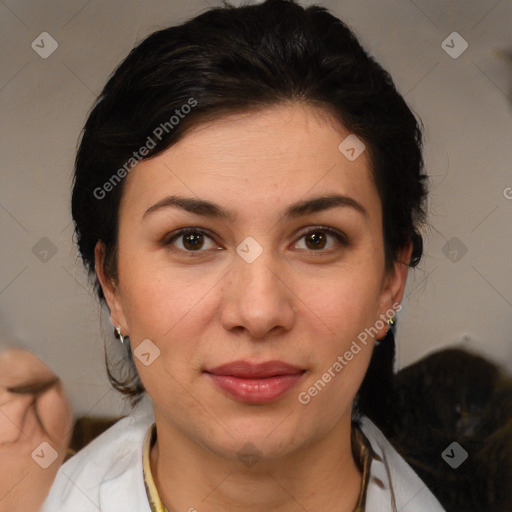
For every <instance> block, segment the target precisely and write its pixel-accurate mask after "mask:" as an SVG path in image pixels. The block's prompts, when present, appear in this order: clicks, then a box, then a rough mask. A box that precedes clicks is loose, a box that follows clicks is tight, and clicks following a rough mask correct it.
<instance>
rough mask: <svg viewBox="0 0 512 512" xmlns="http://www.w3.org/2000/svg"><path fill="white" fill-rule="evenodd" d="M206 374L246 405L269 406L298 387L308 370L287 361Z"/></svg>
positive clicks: (236, 366) (227, 367)
mask: <svg viewBox="0 0 512 512" xmlns="http://www.w3.org/2000/svg"><path fill="white" fill-rule="evenodd" d="M205 373H206V376H207V377H209V379H210V381H211V382H212V383H213V384H214V386H215V387H216V388H217V389H219V390H220V391H221V392H222V393H224V394H225V395H226V396H228V397H229V398H231V399H233V400H235V401H237V402H243V403H246V404H265V403H269V402H274V401H275V400H278V399H279V398H281V397H282V396H284V395H286V394H287V393H288V392H289V391H290V390H291V389H292V388H293V387H295V386H297V385H298V383H299V382H300V381H301V380H302V377H303V375H304V374H305V373H306V370H303V369H301V368H299V367H297V366H293V365H291V364H288V363H285V362H283V361H266V362H264V363H259V364H254V363H249V362H247V361H233V362H231V363H227V364H223V365H221V366H217V367H215V368H212V369H210V370H208V371H205Z"/></svg>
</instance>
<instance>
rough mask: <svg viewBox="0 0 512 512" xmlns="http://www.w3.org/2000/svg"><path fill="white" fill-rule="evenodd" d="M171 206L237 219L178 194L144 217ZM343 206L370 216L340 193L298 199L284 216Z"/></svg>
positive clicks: (209, 203) (207, 214)
mask: <svg viewBox="0 0 512 512" xmlns="http://www.w3.org/2000/svg"><path fill="white" fill-rule="evenodd" d="M169 207H175V208H181V209H182V210H185V211H187V212H190V213H194V214H196V215H201V216H203V217H208V218H216V219H222V220H227V221H231V222H233V221H234V220H235V219H236V214H235V213H234V212H233V211H232V210H228V209H226V208H224V207H222V206H220V205H218V204H215V203H212V202H211V201H207V200H205V199H196V198H192V197H183V196H176V195H172V196H168V197H164V198H163V199H161V200H160V201H158V202H157V203H155V204H154V205H153V206H151V207H150V208H148V209H147V210H146V211H145V212H144V215H143V216H142V219H144V218H145V217H147V216H148V215H149V214H151V213H154V212H156V211H159V210H162V209H164V208H169ZM341 207H344V208H347V207H348V208H352V209H354V210H355V211H357V212H359V213H360V214H362V215H363V216H365V217H366V218H368V212H367V210H366V209H365V208H364V206H363V205H362V204H361V203H359V202H358V201H356V200H355V199H353V198H352V197H349V196H343V195H340V194H331V195H327V196H319V197H313V198H310V199H304V200H302V201H297V202H295V203H293V204H291V205H290V206H289V207H288V208H287V209H286V211H285V212H284V218H285V219H294V218H298V217H302V216H304V215H308V214H312V213H318V212H322V211H325V210H330V209H331V208H341Z"/></svg>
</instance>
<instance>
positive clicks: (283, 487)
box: [150, 416, 362, 512]
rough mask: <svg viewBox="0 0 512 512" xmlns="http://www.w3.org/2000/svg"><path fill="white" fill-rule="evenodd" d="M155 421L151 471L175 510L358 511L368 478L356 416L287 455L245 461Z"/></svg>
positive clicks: (169, 506)
mask: <svg viewBox="0 0 512 512" xmlns="http://www.w3.org/2000/svg"><path fill="white" fill-rule="evenodd" d="M155 419H156V425H157V440H156V442H155V445H154V446H153V448H152V450H151V454H150V463H151V472H152V475H153V479H154V481H155V485H156V487H157V489H158V493H159V495H160V499H161V500H162V503H163V504H164V505H165V507H166V508H167V510H168V511H169V512H174V511H178V510H180V511H181V510H184V511H190V512H194V511H200V512H221V511H225V510H229V511H233V512H239V511H240V512H241V511H244V512H268V510H272V511H275V512H292V511H293V512H296V511H297V510H329V511H336V512H352V511H353V510H354V507H355V506H356V503H357V499H358V496H359V491H360V487H361V480H362V476H361V474H360V472H359V469H358V467H357V465H356V463H355V461H354V458H353V455H352V449H351V422H350V417H348V418H345V419H344V421H342V422H340V424H338V425H337V426H336V427H335V428H334V429H333V430H332V431H331V432H330V433H329V434H328V435H327V436H325V437H323V438H322V439H320V440H318V441H315V442H313V443H311V444H309V445H308V446H300V447H297V449H295V450H294V451H293V452H291V453H289V454H288V455H287V456H286V457H281V458H279V459H275V458H274V459H269V458H265V457H262V458H261V459H259V460H258V461H257V462H256V463H254V464H249V463H246V464H245V465H244V464H242V463H240V461H239V460H232V459H229V458H225V457H220V456H219V455H218V454H214V453H212V451H211V450H209V449H208V448H206V447H205V446H201V445H199V444H197V443H195V442H194V441H193V440H192V439H190V438H187V437H186V436H184V435H183V433H182V432H180V431H179V430H178V429H176V428H175V427H174V426H172V425H170V424H169V423H168V422H165V421H163V419H162V418H157V417H156V416H155ZM159 420H160V421H159Z"/></svg>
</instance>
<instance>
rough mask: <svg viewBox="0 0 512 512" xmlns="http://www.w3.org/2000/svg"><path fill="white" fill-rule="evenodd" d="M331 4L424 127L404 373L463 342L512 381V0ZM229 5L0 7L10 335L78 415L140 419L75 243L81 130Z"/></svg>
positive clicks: (0, 143)
mask: <svg viewBox="0 0 512 512" xmlns="http://www.w3.org/2000/svg"><path fill="white" fill-rule="evenodd" d="M233 3H234V4H238V3H239V2H233ZM301 3H302V4H304V5H306V4H309V3H313V2H301ZM317 3H320V4H321V5H324V6H326V7H327V8H329V9H330V10H332V12H333V13H334V14H336V15H338V16H339V17H341V18H342V19H343V20H344V21H345V22H346V23H347V24H348V25H349V26H350V27H351V28H352V29H353V30H354V31H355V32H356V35H357V36H358V37H359V38H360V41H361V43H362V44H363V46H365V48H366V49H367V50H369V51H370V53H372V54H373V55H374V56H375V57H376V58H377V60H378V61H379V62H380V63H381V64H382V65H383V66H384V67H385V68H386V69H388V70H389V71H390V73H391V75H392V76H393V78H394V80H395V83H396V85H397V87H398V89H399V91H400V92H401V93H402V94H403V95H404V97H405V99H406V101H407V102H408V104H409V105H410V106H411V108H412V109H413V110H414V111H415V112H416V113H417V114H418V115H419V116H420V117H421V119H422V120H423V122H424V124H425V139H426V147H425V160H426V168H427V172H428V173H429V175H430V177H431V187H432V192H431V198H430V217H429V221H430V228H428V229H427V230H426V231H425V233H424V234H425V242H426V248H425V249H426V251H425V257H424V259H423V261H422V263H421V264H420V267H419V268H418V269H416V270H414V271H411V272H410V275H409V282H408V285H407V289H406V297H405V299H404V301H403V306H404V309H403V310H402V312H401V313H400V316H399V329H398V337H397V341H398V359H397V362H398V366H399V367H403V366H405V365H407V364H410V363H411V362H413V361H415V360H417V359H418V358H420V357H421V356H423V355H425V354H427V353H429V352H431V351H433V350H436V349H439V348H441V347H444V346H448V345H453V344H456V343H459V344H460V343H462V344H463V345H465V346H467V347H470V348H473V349H476V350H478V351H479V352H481V353H483V354H485V355H487V356H489V357H490V358H492V359H493V360H495V361H497V362H499V363H501V364H503V365H505V366H506V367H507V368H508V369H509V370H512V344H511V342H510V340H511V339H512V263H511V258H510V255H511V252H512V251H511V249H512V243H511V239H512V222H511V221H512V188H509V187H512V172H511V162H512V140H511V135H512V108H511V98H512V94H511V90H512V60H511V59H510V58H509V59H507V58H506V57H505V56H504V53H505V54H506V52H509V53H512V34H511V26H512V9H511V6H512V2H511V0H501V1H497V0H458V1H451V2H447V1H446V0H415V1H412V0H385V1H382V0H362V1H359V0H350V1H343V0H333V1H324V2H317ZM219 4H220V2H214V1H213V0H210V1H205V0H190V1H187V0H182V1H163V0H151V1H147V2H141V1H139V2H137V1H135V0H131V1H120V0H109V1H108V2H107V1H101V0H89V1H88V0H67V1H65V2H64V1H57V0H52V1H41V2H36V1H34V0H32V1H29V0H26V1H23V0H2V1H0V39H1V43H0V44H1V48H2V53H1V56H0V58H1V63H0V64H1V65H0V70H1V71H0V73H1V75H0V107H1V109H0V111H1V122H0V149H1V153H0V154H1V161H0V177H1V187H0V234H1V238H0V240H1V246H0V261H1V267H0V337H1V340H3V342H4V343H14V344H16V345H19V346H22V347H25V348H28V349H31V350H32V351H34V352H35V353H36V354H37V355H39V356H40V357H41V358H42V359H43V360H44V361H46V362H47V363H48V364H49V365H50V366H51V367H52V368H53V369H54V371H55V372H57V374H58V375H59V376H60V377H61V378H62V380H63V381H64V384H65V387H66V389H67V391H68V393H69V396H70V398H71V401H72V405H73V409H74V411H75V413H76V414H84V413H90V414H98V415H102V414H118V413H122V412H123V411H124V410H125V409H123V407H122V403H121V400H120V398H119V396H118V395H117V394H116V392H114V391H113V390H111V389H110V387H109V385H108V383H107V379H106V374H105V369H104V363H103V343H104V339H105V337H111V326H110V323H109V320H108V317H107V315H106V314H105V313H101V312H100V308H99V306H98V305H97V303H96V301H95V298H94V296H93V293H92V290H91V287H90V286H89V285H88V283H87V278H86V276H85V273H84V271H83V269H82V266H81V262H80V260H79V259H78V258H77V253H76V249H75V247H74V245H73V243H72V223H71V216H70V206H69V202H70V185H71V176H72V168H73V160H74V155H75V150H76V144H77V140H78V136H79V133H80V130H81V128H82V126H83V124H84V121H85V118H86V115H87V112H88V111H89V109H90V108H91V105H92V103H93V101H94V99H95V98H96V96H97V95H98V94H99V92H100V91H101V88H102V87H103V85H104V83H105V81H106V79H107V77H108V76H109V74H110V73H111V71H112V70H113V68H114V67H115V66H116V65H117V64H118V63H119V62H120V60H121V59H122V58H124V57H125V56H126V55H127V53H128V52H129V50H130V49H131V48H132V47H133V46H134V45H135V44H136V43H137V42H139V41H141V39H142V38H144V37H145V36H146V35H148V34H149V33H151V32H153V31H155V30H158V29H160V28H164V27H166V26H168V25H171V24H177V23H180V22H183V21H185V20H186V19H188V18H189V17H192V16H195V15H197V14H199V13H200V12H202V11H204V10H205V9H208V8H209V7H212V6H214V5H219ZM454 31H455V32H458V33H459V34H460V35H461V36H462V37H463V38H464V39H465V40H466V41H467V43H468V45H469V46H468V48H467V49H466V51H465V52H464V53H462V55H460V56H459V57H458V58H456V59H454V58H452V57H451V56H450V55H449V54H448V53H447V52H446V51H445V50H444V49H443V47H442V42H443V41H444V40H445V39H446V38H447V37H448V36H449V35H450V34H451V33H452V32H454ZM42 32H48V33H49V34H50V35H51V36H52V37H53V38H54V39H55V40H56V41H57V43H58V48H57V49H56V51H55V52H54V53H53V54H52V55H50V56H49V57H48V58H47V59H43V58H41V57H40V56H39V54H38V53H36V51H34V49H33V48H32V47H31V44H32V41H34V40H36V42H37V39H36V38H38V36H39V35H40V34H41V33H42ZM448 41H449V40H448ZM449 44H451V43H449ZM454 44H455V43H454ZM457 44H458V43H457ZM46 48H48V46H46ZM500 52H501V53H500ZM41 239H42V240H41ZM47 239H48V240H47ZM45 250H46V251H47V252H46V253H45V252H44V251H45ZM465 251H467V252H465Z"/></svg>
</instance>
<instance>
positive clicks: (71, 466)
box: [40, 414, 154, 512]
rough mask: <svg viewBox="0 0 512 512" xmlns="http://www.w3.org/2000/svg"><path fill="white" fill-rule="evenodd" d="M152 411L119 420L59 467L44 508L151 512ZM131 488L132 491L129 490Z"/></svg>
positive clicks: (44, 510) (57, 511)
mask: <svg viewBox="0 0 512 512" xmlns="http://www.w3.org/2000/svg"><path fill="white" fill-rule="evenodd" d="M153 422H154V417H153V415H152V414H145V415H130V416H126V417H125V418H122V419H121V420H119V421H118V422H117V423H116V424H114V425H113V426H112V427H110V428H109V429H108V430H106V431H105V432H103V434H101V435H100V436H98V437H97V438H96V439H94V440H93V441H92V442H91V443H89V444H88V445H87V446H86V447H85V448H83V449H82V450H80V451H79V452H78V453H77V454H76V455H74V456H73V457H71V458H70V459H69V460H68V461H67V462H65V463H64V464H63V465H62V466H61V468H60V469H59V471H58V473H57V476H56V477H55V481H54V483H53V485H52V488H51V489H50V493H49V495H48V497H47V498H46V501H45V503H44V504H43V507H42V509H41V511H40V512H69V510H73V512H89V511H90V512H93V511H94V512H97V511H98V510H102V511H103V512H117V511H119V512H121V510H126V507H127V506H128V507H130V506H131V507H133V506H134V505H136V508H137V510H138V511H140V512H150V510H149V506H148V504H147V499H146V491H145V488H144V479H143V474H142V445H143V441H144V436H145V434H146V432H147V430H148V429H149V427H150V426H151V425H152V423H153ZM127 490H129V492H127Z"/></svg>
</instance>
